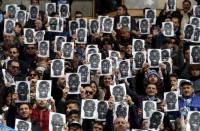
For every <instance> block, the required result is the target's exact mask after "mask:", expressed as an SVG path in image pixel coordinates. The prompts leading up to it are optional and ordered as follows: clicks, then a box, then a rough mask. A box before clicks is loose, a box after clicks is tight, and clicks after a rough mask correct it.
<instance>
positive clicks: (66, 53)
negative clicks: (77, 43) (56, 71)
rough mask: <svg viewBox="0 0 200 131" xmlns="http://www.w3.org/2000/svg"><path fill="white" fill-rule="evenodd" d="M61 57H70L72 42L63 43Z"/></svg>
mask: <svg viewBox="0 0 200 131" xmlns="http://www.w3.org/2000/svg"><path fill="white" fill-rule="evenodd" d="M62 49H63V57H64V58H71V56H72V54H73V44H72V43H70V42H66V43H63V47H62Z"/></svg>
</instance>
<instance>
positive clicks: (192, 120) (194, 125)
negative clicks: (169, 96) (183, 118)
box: [188, 112, 200, 131]
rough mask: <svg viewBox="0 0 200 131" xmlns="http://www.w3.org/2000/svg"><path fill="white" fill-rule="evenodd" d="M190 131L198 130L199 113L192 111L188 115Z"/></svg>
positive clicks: (199, 123)
mask: <svg viewBox="0 0 200 131" xmlns="http://www.w3.org/2000/svg"><path fill="white" fill-rule="evenodd" d="M188 121H189V125H190V131H199V130H200V113H199V112H192V113H191V114H190V117H189V120H188Z"/></svg>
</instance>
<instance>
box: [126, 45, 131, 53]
mask: <svg viewBox="0 0 200 131" xmlns="http://www.w3.org/2000/svg"><path fill="white" fill-rule="evenodd" d="M126 53H127V54H128V55H132V45H128V46H127V47H126Z"/></svg>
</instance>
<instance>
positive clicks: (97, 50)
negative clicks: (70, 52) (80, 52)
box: [85, 46, 99, 58]
mask: <svg viewBox="0 0 200 131" xmlns="http://www.w3.org/2000/svg"><path fill="white" fill-rule="evenodd" d="M85 52H86V57H87V58H88V55H89V54H94V53H99V49H98V47H94V48H88V46H87V47H86V51H85Z"/></svg>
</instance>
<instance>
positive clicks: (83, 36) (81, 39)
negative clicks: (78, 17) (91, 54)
mask: <svg viewBox="0 0 200 131" xmlns="http://www.w3.org/2000/svg"><path fill="white" fill-rule="evenodd" d="M76 37H77V42H76V43H87V29H85V28H77V29H76Z"/></svg>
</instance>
